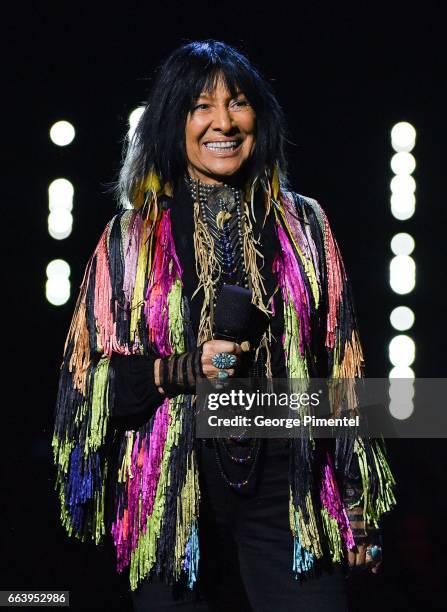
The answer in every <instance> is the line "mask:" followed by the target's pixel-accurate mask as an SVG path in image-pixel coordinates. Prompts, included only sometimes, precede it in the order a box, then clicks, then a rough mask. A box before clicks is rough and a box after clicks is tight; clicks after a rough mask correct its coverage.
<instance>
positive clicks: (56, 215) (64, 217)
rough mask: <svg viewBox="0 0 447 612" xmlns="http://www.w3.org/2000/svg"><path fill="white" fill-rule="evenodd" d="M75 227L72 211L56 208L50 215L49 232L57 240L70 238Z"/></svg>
mask: <svg viewBox="0 0 447 612" xmlns="http://www.w3.org/2000/svg"><path fill="white" fill-rule="evenodd" d="M72 228H73V217H72V214H71V212H69V211H67V210H64V209H63V208H56V210H52V211H51V212H50V214H49V215H48V233H49V234H50V236H51V237H52V238H55V239H56V240H63V239H64V238H68V236H69V235H70V234H71V230H72Z"/></svg>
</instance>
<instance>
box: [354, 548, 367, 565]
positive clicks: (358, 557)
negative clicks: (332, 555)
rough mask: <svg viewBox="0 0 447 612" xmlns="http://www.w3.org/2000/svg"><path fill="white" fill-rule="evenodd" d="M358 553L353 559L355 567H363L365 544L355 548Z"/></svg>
mask: <svg viewBox="0 0 447 612" xmlns="http://www.w3.org/2000/svg"><path fill="white" fill-rule="evenodd" d="M357 549H358V552H357V554H356V557H355V564H356V565H365V562H366V546H365V544H359V545H358V546H357Z"/></svg>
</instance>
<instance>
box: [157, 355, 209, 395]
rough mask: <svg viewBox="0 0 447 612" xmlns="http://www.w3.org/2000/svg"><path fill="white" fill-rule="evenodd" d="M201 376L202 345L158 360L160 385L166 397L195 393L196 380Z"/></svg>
mask: <svg viewBox="0 0 447 612" xmlns="http://www.w3.org/2000/svg"><path fill="white" fill-rule="evenodd" d="M202 377H203V371H202V347H201V346H200V347H199V348H198V349H196V350H195V351H191V352H189V353H182V354H181V355H174V356H173V357H165V358H164V359H161V360H160V387H161V388H162V389H163V391H164V392H165V393H166V395H167V397H175V396H176V395H180V394H181V393H195V392H196V380H197V378H202Z"/></svg>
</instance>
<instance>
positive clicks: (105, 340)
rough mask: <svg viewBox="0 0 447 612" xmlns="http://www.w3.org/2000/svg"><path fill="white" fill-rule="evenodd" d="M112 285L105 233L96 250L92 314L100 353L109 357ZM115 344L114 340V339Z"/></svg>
mask: <svg viewBox="0 0 447 612" xmlns="http://www.w3.org/2000/svg"><path fill="white" fill-rule="evenodd" d="M111 300H112V285H111V282H110V270H109V257H108V252H107V231H106V232H104V234H103V235H102V239H101V241H100V242H99V244H98V247H97V250H96V275H95V303H94V314H95V319H96V323H97V328H98V329H99V340H100V344H101V347H102V351H103V353H104V354H105V355H107V356H108V357H110V355H111V354H112V349H113V345H114V338H115V334H116V329H115V324H114V322H113V316H112V310H111ZM115 343H116V338H115Z"/></svg>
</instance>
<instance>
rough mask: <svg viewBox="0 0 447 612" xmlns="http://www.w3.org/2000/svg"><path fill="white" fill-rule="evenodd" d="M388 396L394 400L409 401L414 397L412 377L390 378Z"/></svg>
mask: <svg viewBox="0 0 447 612" xmlns="http://www.w3.org/2000/svg"><path fill="white" fill-rule="evenodd" d="M388 396H389V398H390V399H391V400H394V401H395V402H399V401H405V402H411V400H412V399H413V398H414V379H413V378H410V379H406V378H392V379H391V380H390V382H389V387H388Z"/></svg>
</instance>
